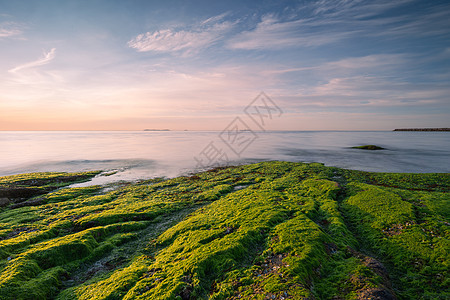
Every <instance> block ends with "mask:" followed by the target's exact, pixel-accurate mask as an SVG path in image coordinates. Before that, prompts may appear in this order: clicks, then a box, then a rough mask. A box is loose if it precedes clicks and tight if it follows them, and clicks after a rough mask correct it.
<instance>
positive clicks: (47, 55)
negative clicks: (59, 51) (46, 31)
mask: <svg viewBox="0 0 450 300" xmlns="http://www.w3.org/2000/svg"><path fill="white" fill-rule="evenodd" d="M55 55H56V48H52V49H51V50H50V51H48V52H44V53H43V57H41V58H39V59H38V60H35V61H32V62H29V63H26V64H23V65H20V66H17V67H15V68H12V69H10V70H9V71H8V72H10V73H16V72H18V71H21V70H24V69H30V68H35V67H39V66H43V65H46V64H48V63H49V62H50V61H52V60H53V59H54V58H55Z"/></svg>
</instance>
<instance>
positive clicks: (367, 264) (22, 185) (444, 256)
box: [0, 161, 450, 300]
mask: <svg viewBox="0 0 450 300" xmlns="http://www.w3.org/2000/svg"><path fill="white" fill-rule="evenodd" d="M94 175H95V173H93V172H90V173H78V174H66V173H57V174H55V173H34V174H23V175H15V176H6V177H0V192H1V195H2V196H1V197H2V198H4V199H7V200H5V201H3V203H2V205H3V206H2V207H0V299H5V300H7V299H89V300H92V299H181V300H183V299H386V300H387V299H446V298H448V296H449V294H448V278H449V269H448V262H449V261H450V257H449V252H448V249H449V244H450V239H449V225H450V224H449V217H450V211H449V207H450V205H449V202H450V197H449V191H450V174H448V173H445V174H443V173H441V174H438V173H435V174H397V173H370V172H362V171H353V170H345V169H339V168H334V167H325V166H324V165H322V164H317V163H312V164H305V163H290V162H277V161H273V162H264V163H258V164H251V165H245V166H238V167H227V168H216V169H212V170H209V171H206V172H202V173H197V174H193V175H190V176H182V177H178V178H173V179H162V178H155V179H151V180H146V181H140V182H134V183H121V184H120V185H117V186H108V188H105V187H103V186H88V187H78V188H68V187H67V185H68V184H70V183H71V182H77V181H79V180H87V179H88V178H90V177H92V176H94ZM64 186H66V187H64Z"/></svg>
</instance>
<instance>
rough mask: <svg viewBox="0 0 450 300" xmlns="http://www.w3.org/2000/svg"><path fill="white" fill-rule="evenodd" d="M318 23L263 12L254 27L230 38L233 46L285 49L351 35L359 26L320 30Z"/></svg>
mask: <svg viewBox="0 0 450 300" xmlns="http://www.w3.org/2000/svg"><path fill="white" fill-rule="evenodd" d="M318 26H320V25H319V24H315V23H314V20H311V19H298V20H287V21H285V20H282V19H280V18H277V17H276V16H274V15H264V16H262V18H261V21H260V22H259V23H258V24H257V25H256V27H255V28H254V29H252V30H248V31H244V32H241V33H240V34H238V35H236V36H235V37H233V38H232V39H230V40H229V41H228V47H229V48H231V49H246V50H252V49H284V48H287V47H311V46H321V45H326V44H330V43H333V42H336V41H339V40H342V39H345V38H346V37H349V36H351V35H353V34H355V33H356V32H358V31H357V30H355V29H353V30H348V31H336V30H333V29H330V30H322V31H318V30H317V27H318Z"/></svg>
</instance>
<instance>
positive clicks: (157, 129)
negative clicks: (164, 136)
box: [144, 129, 170, 131]
mask: <svg viewBox="0 0 450 300" xmlns="http://www.w3.org/2000/svg"><path fill="white" fill-rule="evenodd" d="M144 131H170V129H144Z"/></svg>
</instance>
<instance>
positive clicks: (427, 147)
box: [0, 131, 450, 183]
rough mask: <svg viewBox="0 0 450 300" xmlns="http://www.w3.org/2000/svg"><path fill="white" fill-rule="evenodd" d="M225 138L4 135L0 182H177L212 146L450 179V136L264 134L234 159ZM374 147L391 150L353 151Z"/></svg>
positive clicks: (246, 156) (248, 158) (246, 155)
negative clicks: (24, 178) (34, 178)
mask: <svg viewBox="0 0 450 300" xmlns="http://www.w3.org/2000/svg"><path fill="white" fill-rule="evenodd" d="M218 135H219V132H191V131H189V132H183V131H181V132H176V131H173V132H172V131H171V132H143V131H139V132H132V131H123V132H117V131H116V132H105V131H97V132H85V131H80V132H73V131H71V132H64V131H61V132H7V131H4V132H0V176H2V175H10V174H17V173H24V172H38V171H67V172H74V171H83V170H117V173H116V174H115V175H113V176H109V177H104V176H100V177H98V178H96V179H95V180H96V181H98V182H97V183H105V182H110V181H117V180H136V179H143V178H151V177H160V176H165V177H173V176H177V175H181V174H187V173H189V172H193V171H197V170H199V168H198V165H197V162H196V161H195V159H194V156H198V154H199V153H200V152H201V151H202V150H204V149H205V147H206V146H207V145H208V144H209V143H210V142H213V143H214V145H215V146H217V147H218V148H220V149H222V150H223V151H224V152H226V153H227V155H228V157H229V159H230V161H231V163H232V164H238V163H247V162H254V161H264V160H287V161H303V162H321V163H324V164H325V165H329V166H338V167H344V168H351V169H359V170H366V171H380V172H449V169H450V150H449V149H450V147H449V146H450V139H449V133H447V132H382V131H373V132H348V131H347V132H331V131H310V132H308V131H295V132H294V131H292V132H258V133H257V135H258V138H257V139H256V140H255V141H254V142H253V143H252V144H251V145H250V146H249V147H248V148H247V149H246V150H245V151H244V152H243V153H242V155H241V157H238V156H236V155H235V154H233V152H232V151H231V150H230V149H228V148H227V146H226V145H225V144H224V143H223V142H222V141H221V140H220V139H219V137H218ZM365 144H376V145H378V146H381V147H384V148H386V149H387V150H382V151H365V150H358V149H351V148H350V147H352V146H355V145H365Z"/></svg>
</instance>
